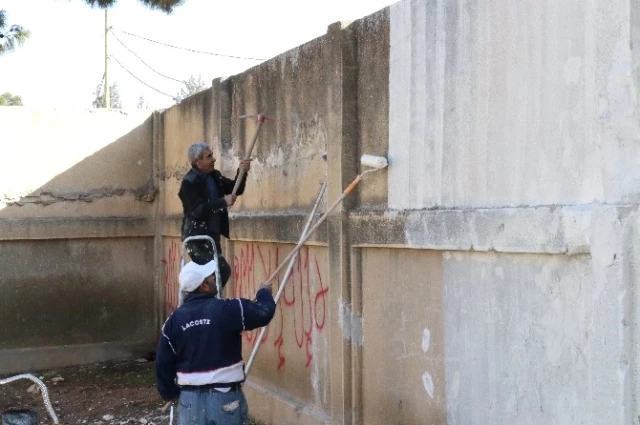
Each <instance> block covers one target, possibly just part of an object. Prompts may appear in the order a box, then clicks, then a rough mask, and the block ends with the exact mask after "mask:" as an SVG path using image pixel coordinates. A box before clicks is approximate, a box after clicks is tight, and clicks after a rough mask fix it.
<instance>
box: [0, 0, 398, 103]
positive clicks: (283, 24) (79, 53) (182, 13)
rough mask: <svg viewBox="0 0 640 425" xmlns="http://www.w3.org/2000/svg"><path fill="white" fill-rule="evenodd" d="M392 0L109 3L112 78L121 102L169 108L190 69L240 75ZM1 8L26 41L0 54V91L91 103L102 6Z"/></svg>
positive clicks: (17, 2) (69, 1)
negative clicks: (170, 8) (160, 6)
mask: <svg viewBox="0 0 640 425" xmlns="http://www.w3.org/2000/svg"><path fill="white" fill-rule="evenodd" d="M396 1H397V0H268V1H264V0H226V1H220V0H185V1H184V3H183V5H182V6H178V7H176V8H175V10H174V12H173V13H172V14H170V15H167V14H165V13H163V12H161V11H158V10H151V9H148V8H146V7H145V6H144V5H142V4H141V3H140V2H138V1H137V0H118V2H117V4H116V6H114V7H112V8H111V9H109V12H108V16H109V26H110V27H112V30H111V32H110V33H109V34H108V46H109V54H110V55H111V59H110V60H109V65H108V69H109V72H108V74H109V81H110V83H111V84H113V83H115V84H117V85H118V90H119V93H120V98H121V101H122V106H123V108H136V107H137V106H138V103H139V100H140V97H141V96H142V97H143V98H144V103H145V104H146V106H147V107H148V108H149V109H163V108H167V107H169V106H171V105H172V104H174V100H173V99H172V97H173V96H175V95H176V94H177V93H178V92H179V91H180V88H182V87H183V84H182V83H181V82H179V81H184V80H188V79H189V77H191V76H194V77H195V78H198V77H202V79H203V80H204V81H205V82H206V83H207V84H210V82H211V80H212V79H214V78H217V77H227V76H230V75H234V74H238V73H240V72H242V71H244V70H246V69H248V68H250V67H252V66H255V65H258V64H260V63H261V62H263V61H264V60H267V59H269V58H272V57H274V56H277V55H278V54H280V53H283V52H286V51H287V50H289V49H292V48H294V47H296V46H299V45H301V44H304V43H305V42H307V41H310V40H312V39H314V38H316V37H319V36H322V35H324V34H326V31H327V27H328V26H329V25H330V24H332V23H334V22H338V21H347V20H354V19H359V18H361V17H364V16H366V15H369V14H371V13H374V12H376V11H378V10H380V9H382V8H384V7H387V6H389V5H390V4H393V3H395V2H396ZM0 9H4V10H5V11H6V14H7V24H8V25H9V26H10V25H13V24H18V25H22V26H23V27H24V28H25V29H27V30H29V31H30V32H31V36H30V37H29V38H28V39H27V41H26V43H25V45H24V46H22V47H18V48H17V49H16V51H14V52H11V53H8V54H5V55H2V56H0V93H5V92H10V93H11V94H13V95H19V96H21V97H22V102H23V104H24V105H25V106H27V107H32V108H80V109H84V108H91V107H92V101H93V99H94V98H95V95H94V93H95V91H96V87H97V86H98V85H99V84H100V83H101V81H102V78H103V75H104V68H105V33H104V28H105V22H104V21H105V13H104V11H103V10H102V9H98V8H91V7H90V6H88V5H87V4H86V3H85V2H84V1H83V0H0ZM131 34H134V35H131ZM136 36H138V37H136ZM140 37H144V38H147V39H150V40H155V41H157V42H161V43H166V44H171V45H174V46H178V47H181V48H180V49H175V48H171V47H167V46H163V45H161V44H158V43H153V42H150V41H146V40H144V39H142V38H140ZM185 49H193V50H201V51H206V52H211V53H216V54H219V55H227V56H236V57H242V58H253V59H236V58H230V57H226V56H216V55H206V54H198V53H193V52H190V51H188V50H185ZM254 59H261V60H254ZM141 60H142V61H144V63H146V64H147V65H148V66H147V65H145V64H144V63H143V62H142V61H141ZM118 62H119V63H118ZM132 74H133V76H132ZM160 74H162V75H164V76H161V75H160ZM134 76H135V77H137V79H136V78H135V77H134ZM165 77H170V78H165ZM139 80H141V81H142V82H140V81H139ZM174 80H178V81H174ZM145 84H146V85H145ZM149 86H150V87H149ZM159 92H163V93H165V94H161V93H159Z"/></svg>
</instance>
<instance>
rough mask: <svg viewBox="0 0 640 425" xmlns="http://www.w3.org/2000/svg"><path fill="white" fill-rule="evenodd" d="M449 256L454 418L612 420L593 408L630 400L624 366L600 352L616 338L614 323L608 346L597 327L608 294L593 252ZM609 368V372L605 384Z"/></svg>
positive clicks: (447, 316) (447, 318)
mask: <svg viewBox="0 0 640 425" xmlns="http://www.w3.org/2000/svg"><path fill="white" fill-rule="evenodd" d="M444 258H445V261H444V272H443V275H444V282H445V290H444V304H445V308H444V324H445V325H444V326H445V353H444V354H445V363H446V374H447V382H446V393H447V402H448V404H449V408H448V410H447V423H448V424H466V423H470V422H473V423H483V424H514V423H518V424H543V423H544V424H567V423H605V422H601V420H598V418H600V419H602V415H601V414H598V413H594V411H593V409H592V408H591V407H590V406H593V407H594V408H595V406H599V407H597V408H596V409H602V410H607V409H608V408H607V407H605V406H604V404H607V403H606V402H605V400H609V397H613V399H617V400H618V401H617V402H618V403H621V402H622V400H621V399H620V398H619V397H620V396H621V394H620V393H619V392H618V389H617V387H618V385H617V384H618V377H617V375H618V374H617V365H616V364H615V362H611V363H610V364H609V365H607V366H605V365H601V364H598V362H597V360H596V359H597V356H594V353H595V352H596V351H597V350H613V351H612V353H613V352H615V351H616V342H615V339H616V337H615V330H614V329H609V330H610V331H613V334H612V335H611V336H612V341H610V342H609V343H608V344H607V342H606V341H599V340H597V339H596V338H594V336H593V335H592V331H593V329H594V327H598V326H601V325H603V326H604V324H603V323H596V322H594V321H593V316H592V309H593V307H594V305H596V303H597V299H598V297H599V295H598V290H597V286H596V284H595V280H594V276H593V273H592V270H591V266H590V257H589V256H587V255H582V256H575V257H562V256H545V255H497V254H491V253H478V254H469V253H448V254H446V255H445V257H444ZM612 298H615V297H613V296H612ZM610 301H611V302H615V300H614V299H611V300H610ZM601 367H606V368H607V369H608V371H607V372H606V373H604V375H606V376H608V378H606V379H604V380H598V381H597V382H596V381H594V380H593V378H592V377H593V374H594V373H598V374H599V375H600V373H603V372H604V371H598V369H599V368H601ZM597 387H600V388H607V390H606V393H607V397H604V398H599V397H598V396H597V393H598V392H599V391H597V389H596V388H597ZM612 420H613V418H612ZM610 423H614V422H613V421H612V422H610ZM616 423H617V422H616Z"/></svg>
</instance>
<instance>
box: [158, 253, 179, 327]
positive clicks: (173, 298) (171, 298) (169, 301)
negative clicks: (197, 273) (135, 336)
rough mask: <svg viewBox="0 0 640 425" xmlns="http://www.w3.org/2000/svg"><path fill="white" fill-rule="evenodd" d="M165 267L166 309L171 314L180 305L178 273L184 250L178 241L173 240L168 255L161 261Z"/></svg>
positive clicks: (167, 313) (166, 312)
mask: <svg viewBox="0 0 640 425" xmlns="http://www.w3.org/2000/svg"><path fill="white" fill-rule="evenodd" d="M160 262H161V263H162V266H163V268H164V280H163V284H164V293H165V296H164V310H165V314H166V315H169V314H171V312H172V311H173V310H175V309H176V308H177V307H178V288H179V284H178V273H180V263H181V262H182V250H181V248H180V245H179V244H177V243H176V242H171V245H169V251H168V253H167V256H166V257H165V258H163V259H162V260H161V261H160Z"/></svg>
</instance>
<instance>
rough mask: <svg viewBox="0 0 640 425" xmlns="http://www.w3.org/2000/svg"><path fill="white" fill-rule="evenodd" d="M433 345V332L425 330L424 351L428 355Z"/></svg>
mask: <svg viewBox="0 0 640 425" xmlns="http://www.w3.org/2000/svg"><path fill="white" fill-rule="evenodd" d="M430 344H431V332H430V331H429V329H427V328H425V329H424V331H422V351H423V352H424V353H425V354H426V352H427V351H429V345H430Z"/></svg>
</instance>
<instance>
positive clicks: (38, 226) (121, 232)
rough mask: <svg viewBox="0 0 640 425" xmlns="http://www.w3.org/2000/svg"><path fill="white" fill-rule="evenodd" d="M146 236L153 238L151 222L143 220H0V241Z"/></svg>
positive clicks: (87, 218)
mask: <svg viewBox="0 0 640 425" xmlns="http://www.w3.org/2000/svg"><path fill="white" fill-rule="evenodd" d="M148 236H154V230H153V221H152V220H151V219H148V218H144V217H116V218H90V217H82V218H55V219H37V218H34V219H0V241H1V240H26V239H87V238H114V237H115V238H117V237H127V238H135V237H148Z"/></svg>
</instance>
